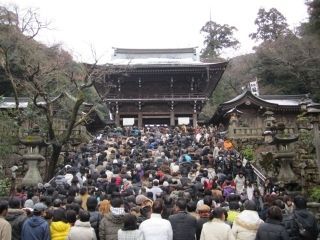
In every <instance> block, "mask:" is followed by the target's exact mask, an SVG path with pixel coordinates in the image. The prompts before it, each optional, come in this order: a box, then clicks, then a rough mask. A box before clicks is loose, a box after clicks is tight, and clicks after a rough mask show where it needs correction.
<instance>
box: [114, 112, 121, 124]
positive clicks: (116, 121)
mask: <svg viewBox="0 0 320 240" xmlns="http://www.w3.org/2000/svg"><path fill="white" fill-rule="evenodd" d="M114 122H115V124H116V126H117V127H120V115H119V113H116V116H115V118H114Z"/></svg>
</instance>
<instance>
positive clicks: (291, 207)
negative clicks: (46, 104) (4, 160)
mask: <svg viewBox="0 0 320 240" xmlns="http://www.w3.org/2000/svg"><path fill="white" fill-rule="evenodd" d="M222 132H223V128H222V126H219V127H213V126H210V127H198V128H191V127H185V126H182V127H176V128H169V127H150V128H143V129H138V128H117V129H113V130H111V129H109V130H106V131H104V132H103V133H101V134H99V135H98V136H97V137H96V138H95V139H94V140H93V141H92V142H90V143H89V144H84V145H82V147H81V148H80V149H79V150H78V151H75V152H68V153H65V155H64V160H63V163H61V167H60V168H59V169H58V170H57V173H56V176H55V178H54V179H53V180H52V181H50V182H49V183H45V184H42V183H39V184H38V186H36V187H34V188H22V187H17V189H16V191H15V193H14V194H13V196H11V197H10V198H9V200H8V201H4V200H1V201H0V239H1V240H11V239H13V240H18V239H19V240H20V239H21V240H49V239H51V240H65V239H68V240H96V239H98V240H117V239H118V240H134V239H138V240H157V239H159V240H189V239H190V240H233V239H237V240H254V239H257V240H289V239H290V240H302V239H310V240H313V239H314V240H315V239H317V236H318V233H319V228H318V224H317V221H316V219H315V217H314V216H313V215H312V214H311V213H310V212H309V211H308V210H307V209H306V207H307V205H306V199H305V198H304V197H303V196H300V195H297V196H291V195H289V194H288V193H287V192H286V189H284V188H281V187H278V186H276V185H274V184H273V183H272V181H271V180H270V179H267V180H265V181H264V182H259V181H258V179H256V176H255V174H254V171H253V168H252V166H251V164H250V162H249V161H246V159H244V158H243V157H242V156H241V155H240V154H239V153H238V152H237V151H236V150H235V149H234V148H233V145H232V143H231V142H229V141H227V140H226V139H224V136H223V133H222Z"/></svg>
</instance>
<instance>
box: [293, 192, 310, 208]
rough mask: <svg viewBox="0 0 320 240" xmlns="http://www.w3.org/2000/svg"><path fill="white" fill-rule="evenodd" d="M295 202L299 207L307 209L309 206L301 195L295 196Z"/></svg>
mask: <svg viewBox="0 0 320 240" xmlns="http://www.w3.org/2000/svg"><path fill="white" fill-rule="evenodd" d="M293 202H294V205H295V206H296V208H297V209H305V208H307V201H306V199H305V198H304V197H303V196H301V195H298V196H296V197H295V198H294V200H293Z"/></svg>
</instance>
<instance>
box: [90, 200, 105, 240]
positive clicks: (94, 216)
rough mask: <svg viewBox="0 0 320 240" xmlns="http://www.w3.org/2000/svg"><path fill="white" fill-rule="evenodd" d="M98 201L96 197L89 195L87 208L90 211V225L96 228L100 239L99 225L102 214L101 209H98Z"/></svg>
mask: <svg viewBox="0 0 320 240" xmlns="http://www.w3.org/2000/svg"><path fill="white" fill-rule="evenodd" d="M97 206H98V201H97V199H96V198H95V197H89V198H88V200H87V208H88V211H89V213H90V220H89V221H90V225H91V227H92V228H93V229H94V231H95V233H96V236H97V239H98V240H99V239H100V238H99V225H100V222H101V219H102V216H101V214H100V212H99V211H97Z"/></svg>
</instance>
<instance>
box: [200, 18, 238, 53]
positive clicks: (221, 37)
mask: <svg viewBox="0 0 320 240" xmlns="http://www.w3.org/2000/svg"><path fill="white" fill-rule="evenodd" d="M236 30H237V29H236V28H235V27H234V26H229V25H228V24H223V25H220V24H218V23H216V22H213V21H208V22H207V23H206V24H205V25H204V26H203V27H202V28H201V31H200V32H201V33H203V34H204V35H205V40H204V49H203V50H202V54H201V58H203V59H216V58H218V57H219V56H220V53H221V50H222V49H224V48H236V47H237V46H238V45H239V41H238V40H237V39H235V38H234V36H233V34H234V31H236Z"/></svg>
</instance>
